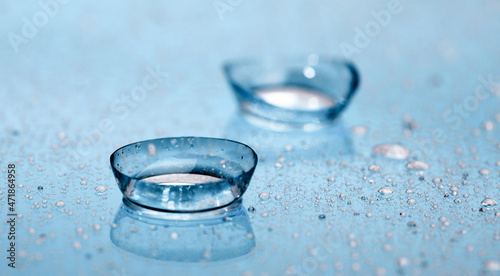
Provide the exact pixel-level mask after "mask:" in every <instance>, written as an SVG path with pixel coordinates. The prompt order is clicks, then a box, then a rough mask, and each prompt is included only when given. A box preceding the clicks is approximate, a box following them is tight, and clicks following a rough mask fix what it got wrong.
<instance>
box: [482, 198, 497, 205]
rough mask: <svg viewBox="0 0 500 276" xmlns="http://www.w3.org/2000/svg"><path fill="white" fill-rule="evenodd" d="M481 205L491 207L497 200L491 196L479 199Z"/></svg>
mask: <svg viewBox="0 0 500 276" xmlns="http://www.w3.org/2000/svg"><path fill="white" fill-rule="evenodd" d="M481 205H482V206H484V207H493V206H495V205H497V202H496V201H495V200H494V199H492V198H487V199H485V200H483V201H481Z"/></svg>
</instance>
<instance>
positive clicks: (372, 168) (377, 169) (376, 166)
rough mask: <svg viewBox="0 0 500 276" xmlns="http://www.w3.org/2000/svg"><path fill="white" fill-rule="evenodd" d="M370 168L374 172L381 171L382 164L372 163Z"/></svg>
mask: <svg viewBox="0 0 500 276" xmlns="http://www.w3.org/2000/svg"><path fill="white" fill-rule="evenodd" d="M368 169H369V170H370V171H372V172H380V171H381V168H380V166H379V165H377V164H373V165H370V167H369V168H368Z"/></svg>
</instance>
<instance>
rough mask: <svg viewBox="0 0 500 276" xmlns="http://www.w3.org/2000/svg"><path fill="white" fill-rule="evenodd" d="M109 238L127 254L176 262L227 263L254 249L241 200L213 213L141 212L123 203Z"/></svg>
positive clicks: (251, 232) (248, 220)
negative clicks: (226, 261)
mask: <svg viewBox="0 0 500 276" xmlns="http://www.w3.org/2000/svg"><path fill="white" fill-rule="evenodd" d="M110 237H111V241H112V242H113V243H114V244H115V245H116V246H118V247H119V248H121V249H124V250H126V251H128V252H131V253H134V254H137V255H140V256H143V257H147V258H152V259H157V260H165V261H178V262H199V261H219V260H227V259H231V258H236V257H239V256H243V255H246V254H248V253H250V252H251V251H252V250H253V248H255V237H254V233H253V229H252V225H251V224H250V219H249V217H248V214H247V212H246V210H245V208H244V207H243V205H242V204H241V201H236V202H235V203H233V204H231V205H229V206H227V207H224V208H220V209H216V210H214V211H207V212H200V213H184V214H183V213H168V212H159V211H154V210H149V209H144V208H141V207H139V206H134V205H132V203H130V202H125V201H124V204H122V205H121V206H120V211H119V212H118V213H117V214H116V216H115V219H114V225H113V227H112V228H111V233H110Z"/></svg>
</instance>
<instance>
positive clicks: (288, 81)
mask: <svg viewBox="0 0 500 276" xmlns="http://www.w3.org/2000/svg"><path fill="white" fill-rule="evenodd" d="M224 73H225V75H226V78H227V80H228V81H229V83H230V85H231V87H232V89H233V91H234V93H235V95H236V98H237V100H238V102H239V108H240V111H241V112H242V114H243V115H244V116H245V117H246V119H247V120H249V121H250V122H252V123H253V124H256V125H258V126H260V127H265V128H269V129H273V130H280V131H287V130H297V129H298V130H305V131H310V130H317V129H320V128H322V127H324V126H325V125H328V124H330V123H331V122H333V121H334V119H335V118H336V117H337V116H338V115H339V114H340V113H341V111H342V110H343V109H344V108H345V107H346V106H347V105H348V104H349V102H350V100H351V97H352V95H353V94H354V92H355V91H356V88H357V86H358V83H359V76H358V73H357V70H356V68H355V67H354V65H353V64H351V63H349V62H347V61H343V60H336V59H332V58H327V57H320V56H318V55H314V54H313V55H308V56H299V57H288V58H283V59H263V60H258V59H247V60H234V61H229V62H227V63H226V64H225V65H224Z"/></svg>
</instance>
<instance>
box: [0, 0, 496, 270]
mask: <svg viewBox="0 0 500 276" xmlns="http://www.w3.org/2000/svg"><path fill="white" fill-rule="evenodd" d="M221 3H222V4H224V3H229V4H228V5H233V6H224V5H221ZM398 3H399V4H398ZM216 4H217V6H216V7H217V8H215V7H214V4H213V2H211V1H189V3H188V1H184V2H181V1H164V2H162V3H161V4H160V3H157V2H155V1H141V2H140V3H139V2H137V3H127V4H125V3H122V2H117V1H111V2H109V3H101V2H97V1H86V2H85V3H83V2H77V1H68V3H67V4H60V5H58V9H54V7H52V11H54V13H53V16H47V17H46V18H47V20H46V22H43V20H44V17H43V15H40V14H39V13H40V12H42V11H44V9H43V8H42V7H41V6H40V5H39V4H38V3H37V2H32V3H20V2H19V3H18V2H17V1H2V2H0V23H1V24H0V33H1V34H2V39H0V50H1V51H0V53H1V54H0V64H1V65H0V83H1V85H0V91H1V96H2V104H3V105H2V108H1V109H0V118H1V120H0V129H1V136H0V165H1V166H2V168H6V167H7V164H9V163H15V164H16V166H17V168H18V170H17V172H16V180H17V188H16V190H17V204H16V208H17V213H18V214H20V216H18V217H17V220H18V224H17V231H16V235H17V237H16V238H17V241H18V243H17V249H16V252H17V260H16V265H17V268H16V269H15V270H14V269H12V268H9V267H8V266H7V260H6V258H5V257H6V253H7V252H6V250H7V249H8V248H7V242H6V241H7V232H8V225H7V224H5V223H3V224H2V227H1V232H0V237H1V239H0V250H1V252H2V254H0V257H1V259H2V261H1V262H0V274H1V275H44V274H48V272H50V274H51V275H144V274H145V273H157V274H158V273H162V274H168V275H205V274H216V275H294V274H298V275H301V274H306V275H307V274H310V275H332V274H354V273H361V274H368V275H370V274H378V275H384V274H386V275H395V274H403V275H414V274H426V275H430V274H443V275H448V274H465V275H477V274H491V275H495V274H499V273H500V271H499V270H498V269H500V267H499V266H500V226H499V217H498V215H497V216H495V215H496V214H498V212H499V211H500V207H498V205H497V206H494V207H492V208H489V209H488V210H484V212H481V211H480V208H481V202H482V201H483V200H484V199H485V198H487V197H489V198H492V199H495V200H496V201H497V202H500V166H499V165H500V163H499V162H500V144H499V142H500V141H499V137H500V135H499V134H500V115H499V113H500V109H499V106H500V105H499V103H500V97H499V96H498V95H499V93H500V92H499V91H500V84H499V82H500V67H499V64H500V55H499V54H498V49H499V48H500V40H499V38H498V31H499V30H498V27H499V26H500V16H499V15H500V3H499V2H498V1H492V0H491V1H486V0H485V1H432V2H431V1H418V2H417V1H405V0H401V1H400V2H391V1H369V2H368V1H359V0H358V1H286V3H285V2H279V3H277V2H275V1H273V2H271V1H245V0H243V1H225V0H221V1H220V2H216ZM224 8H225V9H226V10H227V11H226V12H223V11H224V10H223V9H224ZM382 10H384V12H380V11H382ZM37 14H38V15H37ZM388 14H389V15H390V20H388V18H389V17H387V15H388ZM33 15H37V16H38V17H39V18H38V17H37V18H36V19H35V20H38V21H37V22H38V23H40V24H39V25H40V26H41V27H38V28H36V30H33V29H32V30H28V29H26V30H25V31H26V34H27V35H26V34H23V28H24V27H23V26H25V25H26V26H28V25H29V24H31V23H26V21H28V22H30V21H31V22H33ZM384 15H385V17H384ZM24 18H26V21H25V20H24ZM376 18H379V21H380V22H381V23H382V25H384V26H382V25H380V23H379V24H378V25H377V23H376ZM384 18H385V19H384ZM40 20H42V21H40ZM41 23H46V24H41ZM42 25H43V26H42ZM377 26H379V27H377ZM26 28H28V27H26ZM367 30H368V34H370V35H371V36H369V35H368V34H366V31H367ZM361 32H363V33H365V34H366V37H364V35H363V34H361ZM11 33H13V34H14V35H13V34H11ZM12 37H15V38H16V39H17V40H15V41H17V42H18V43H19V45H18V47H13V46H12V43H11V39H12ZM363 38H365V39H364V40H363ZM15 48H17V51H16V49H15ZM346 49H350V52H351V53H352V54H349V52H348V51H346ZM353 49H354V50H353ZM295 53H318V54H328V55H337V56H340V57H342V56H344V57H346V58H350V59H352V60H354V62H355V63H356V65H357V67H358V69H359V71H360V74H361V78H362V83H361V86H360V88H359V90H358V92H357V94H356V95H355V97H354V98H353V100H352V102H351V105H350V106H349V107H348V108H347V109H346V111H345V112H344V113H343V114H342V116H341V118H340V120H339V121H338V122H337V124H336V125H335V126H333V127H332V128H329V129H326V130H323V131H322V132H319V133H313V134H306V133H295V134H294V135H285V134H282V133H272V132H268V131H264V130H260V129H258V128H252V127H251V126H250V125H246V124H245V121H243V120H241V118H240V117H238V115H237V110H236V106H237V105H236V102H235V99H234V96H233V95H232V92H231V91H230V88H229V87H228V85H227V83H226V81H225V79H224V78H223V74H222V72H221V67H220V66H221V64H222V63H223V62H224V61H226V60H227V59H230V58H235V57H240V56H252V55H253V56H277V55H285V54H295ZM155 72H156V73H155ZM145 78H146V79H147V80H148V82H144V79H145ZM484 79H486V80H491V81H489V83H488V81H486V85H485V84H484V81H483V80H484ZM485 123H486V124H485ZM356 126H363V127H366V129H367V132H366V134H364V135H359V134H355V133H362V131H359V128H355V129H354V131H353V129H352V128H353V127H356ZM491 126H493V128H492V129H491ZM489 129H491V130H489ZM189 135H194V136H214V137H229V138H238V140H240V141H242V142H246V143H248V144H250V145H252V146H253V147H254V148H255V149H256V151H257V153H258V155H259V164H258V166H257V170H256V171H255V174H254V178H253V179H252V182H251V184H250V187H249V189H248V190H247V192H246V193H245V195H244V197H243V205H244V206H245V208H248V207H250V206H253V207H254V208H255V210H256V212H255V213H249V219H250V223H251V227H252V228H253V235H254V236H253V237H250V238H251V239H253V238H254V239H255V240H254V241H255V249H253V251H252V252H251V253H249V254H247V255H244V256H239V257H236V258H234V259H226V260H220V261H214V262H208V261H201V262H189V263H183V262H175V261H162V260H155V259H151V258H146V257H142V256H140V254H139V255H138V254H134V253H130V252H129V251H126V250H123V249H121V248H119V247H117V246H116V245H115V244H114V243H113V242H112V241H111V233H112V229H114V228H113V226H115V225H114V224H113V223H114V221H115V216H116V215H117V214H118V212H119V211H120V207H121V206H122V201H121V200H122V195H121V193H120V191H119V189H118V187H117V186H116V183H115V180H114V179H113V175H112V172H111V169H110V167H109V161H108V160H109V155H110V154H111V153H112V152H113V151H114V150H115V149H116V148H118V147H120V146H123V145H125V144H127V143H130V142H133V141H140V140H145V139H152V138H157V137H168V136H189ZM386 143H399V144H401V145H403V146H405V147H406V148H408V149H409V150H410V151H411V155H410V158H409V160H392V159H387V158H384V157H383V156H375V155H374V154H373V153H372V148H373V147H374V146H376V145H379V144H386ZM287 146H290V147H287ZM413 160H421V161H424V162H426V163H427V164H429V166H430V169H428V170H424V171H419V170H408V169H407V168H406V165H407V163H408V162H409V161H413ZM374 164H378V165H379V166H380V168H381V169H380V172H375V171H372V170H369V167H370V166H371V165H374ZM372 168H373V167H372ZM481 169H487V170H489V172H490V173H489V174H488V175H485V174H480V173H479V171H480V170H481ZM483 172H484V171H483ZM464 173H468V176H467V177H466V178H467V179H466V183H465V184H464V182H463V178H464ZM7 175H8V174H7V171H6V169H5V170H3V169H2V177H5V179H7ZM421 175H423V176H424V180H420V176H421ZM436 177H439V178H441V179H442V183H441V184H435V183H434V182H433V181H432V180H433V179H434V178H436ZM328 179H330V180H328ZM333 179H334V180H333ZM40 185H41V186H43V187H44V189H43V191H39V190H38V189H37V188H38V186H40ZM99 185H104V186H106V187H108V190H107V191H105V192H103V193H99V192H97V191H96V190H95V189H94V188H95V187H97V186H99ZM384 186H391V187H393V188H394V193H393V194H392V195H391V196H389V198H390V200H388V199H387V198H388V196H384V197H381V196H379V194H378V190H379V189H380V188H381V187H384ZM453 187H456V188H453ZM455 190H456V191H455ZM7 191H8V190H7V185H6V184H5V185H2V186H1V188H0V192H1V194H0V197H1V200H0V202H1V204H0V216H2V221H3V220H4V219H6V218H7V211H8V207H7V206H8V205H7V199H6V198H7ZM263 192H265V193H268V194H269V195H270V199H268V200H266V201H263V200H262V199H260V198H259V194H261V193H263ZM454 192H456V195H455V194H454ZM278 195H279V196H280V197H278V199H276V196H278ZM445 195H447V196H445ZM410 199H414V200H415V203H414V204H410V203H411V202H412V201H411V200H410ZM456 199H460V200H461V203H454V201H455V200H456ZM409 200H410V201H409ZM60 201H63V202H64V203H65V205H64V206H57V205H56V203H57V202H60ZM408 202H410V203H408ZM58 205H62V204H61V203H59V204H58ZM321 214H324V215H325V219H323V220H321V219H319V215H321ZM127 223H130V222H127ZM132 223H133V222H132ZM136 223H140V222H136ZM125 225H126V224H125ZM137 228H138V229H143V228H141V227H137ZM131 230H132V229H131ZM134 231H135V229H133V231H130V238H131V239H133V238H134V236H137V237H139V236H140V237H145V236H144V235H135V234H136V233H135V232H134ZM165 231H167V230H165ZM161 233H168V231H167V232H161ZM141 234H142V233H141ZM176 234H177V235H178V236H176V235H174V236H175V237H176V238H177V240H179V241H183V242H185V241H184V240H182V239H183V233H182V232H178V233H177V232H176ZM168 235H171V233H168ZM206 235H207V236H206V237H205V238H207V239H208V240H211V241H213V240H214V239H213V235H217V234H216V233H214V232H210V231H208V232H207V233H206ZM171 237H172V236H171ZM190 237H191V239H192V235H191V236H190V235H185V236H184V238H188V239H189V238H190ZM167 238H168V237H167ZM155 239H156V237H155V236H153V235H151V240H150V242H155ZM220 239H221V241H224V238H223V237H221V238H220ZM215 240H217V239H215ZM200 241H202V239H200V240H196V239H192V241H191V242H192V243H199V244H200V245H204V244H203V243H202V242H200ZM495 269H497V270H495Z"/></svg>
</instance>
